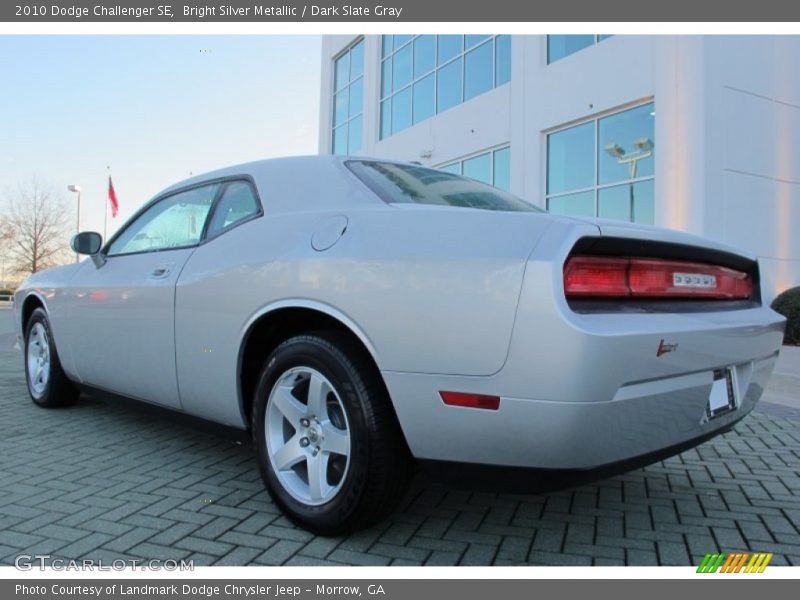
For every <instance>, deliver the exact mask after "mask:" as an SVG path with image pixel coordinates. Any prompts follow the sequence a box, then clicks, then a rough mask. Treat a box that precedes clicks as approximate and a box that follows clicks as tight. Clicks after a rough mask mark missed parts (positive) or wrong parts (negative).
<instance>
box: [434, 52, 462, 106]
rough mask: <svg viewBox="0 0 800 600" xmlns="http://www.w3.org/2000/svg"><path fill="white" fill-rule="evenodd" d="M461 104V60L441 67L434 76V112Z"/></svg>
mask: <svg viewBox="0 0 800 600" xmlns="http://www.w3.org/2000/svg"><path fill="white" fill-rule="evenodd" d="M459 102H461V59H460V58H459V59H458V60H454V61H453V62H451V63H450V64H448V65H446V66H444V67H442V68H441V69H439V71H438V72H437V74H436V112H442V111H443V110H447V109H448V108H451V107H453V106H455V105H456V104H458V103H459Z"/></svg>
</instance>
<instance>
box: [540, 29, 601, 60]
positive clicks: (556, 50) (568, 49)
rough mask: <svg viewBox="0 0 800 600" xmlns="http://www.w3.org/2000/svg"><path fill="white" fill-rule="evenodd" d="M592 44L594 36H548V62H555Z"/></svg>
mask: <svg viewBox="0 0 800 600" xmlns="http://www.w3.org/2000/svg"><path fill="white" fill-rule="evenodd" d="M592 44H594V36H593V35H548V36H547V62H549V63H551V62H554V61H556V60H558V59H560V58H564V57H565V56H569V55H570V54H572V53H573V52H577V51H578V50H581V49H583V48H586V47H587V46H591V45H592Z"/></svg>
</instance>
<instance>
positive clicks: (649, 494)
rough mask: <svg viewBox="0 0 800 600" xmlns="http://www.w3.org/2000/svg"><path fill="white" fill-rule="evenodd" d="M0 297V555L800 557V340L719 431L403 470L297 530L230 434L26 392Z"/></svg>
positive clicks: (460, 561)
mask: <svg viewBox="0 0 800 600" xmlns="http://www.w3.org/2000/svg"><path fill="white" fill-rule="evenodd" d="M11 332H12V328H11V311H10V310H9V309H8V308H7V307H2V306H0V564H13V562H14V560H15V558H16V557H17V556H19V555H20V554H31V555H33V554H49V555H51V556H53V557H61V558H66V559H87V558H93V559H103V560H105V561H110V560H114V559H125V558H130V559H139V560H141V559H162V560H163V559H172V560H180V559H184V560H189V559H191V560H193V561H194V564H195V565H235V566H239V565H251V564H255V565H283V564H285V565H327V564H331V565H333V564H349V565H523V564H534V565H536V564H540V565H541V564H548V565H626V564H627V565H690V564H695V565H696V564H699V561H700V560H701V559H702V557H703V555H704V554H706V553H707V552H718V551H719V552H736V551H749V552H772V553H774V554H775V556H774V558H773V559H772V563H771V564H773V565H779V564H784V565H786V564H791V565H800V349H797V348H788V349H785V350H784V352H783V353H782V357H781V362H780V364H779V367H778V372H777V373H776V375H775V376H774V377H773V380H772V382H771V384H770V388H769V390H768V393H767V395H766V396H765V399H764V401H763V402H762V403H761V404H760V405H759V407H758V409H757V410H756V411H755V412H754V413H753V414H752V415H751V416H750V417H749V418H747V419H745V420H744V421H743V422H741V423H739V424H738V425H737V426H736V428H735V429H734V430H732V431H731V432H729V433H727V434H725V435H724V436H722V437H718V438H715V439H714V440H712V441H710V442H708V443H705V444H703V445H702V446H700V447H698V448H695V449H692V450H689V451H687V452H684V453H683V454H681V455H679V456H675V457H672V458H670V459H668V460H665V461H663V462H659V463H655V464H653V465H650V466H647V467H645V468H642V469H638V470H635V471H632V472H629V473H626V474H624V475H619V476H616V477H612V478H608V479H604V480H600V481H596V482H593V483H590V484H583V485H579V486H576V487H571V488H567V489H563V490H559V491H555V492H551V493H546V494H538V495H512V494H500V493H486V492H478V491H470V490H462V489H452V488H449V487H447V486H444V485H442V484H438V483H435V482H431V481H430V480H429V479H425V478H423V477H418V478H417V480H416V481H415V484H414V485H413V486H412V489H411V491H410V492H409V494H408V495H407V497H406V498H405V499H404V501H403V504H402V507H401V509H400V510H399V511H398V512H397V513H395V514H394V515H393V516H392V517H391V518H390V519H388V520H387V521H385V522H383V523H381V524H380V525H378V526H376V527H373V528H372V529H370V530H368V531H363V532H360V533H356V534H353V535H350V536H346V537H339V538H323V537H317V536H314V535H312V534H310V533H308V532H306V531H304V530H303V529H300V528H297V527H295V526H294V525H292V524H291V523H290V522H289V521H288V520H287V519H286V518H285V517H283V516H282V515H281V514H280V511H279V510H278V509H277V508H276V507H275V506H274V505H273V504H272V503H271V501H270V499H269V497H268V495H267V493H266V492H265V491H264V487H263V485H262V483H261V479H260V477H259V474H258V470H257V467H256V463H255V461H254V459H253V456H252V451H251V449H250V448H249V447H248V446H247V444H242V443H241V442H240V441H238V440H236V439H233V438H231V437H230V436H221V435H218V434H214V433H210V432H207V431H204V430H202V429H199V428H197V427H195V426H190V425H188V424H186V423H183V422H180V421H178V422H175V420H174V419H166V418H164V415H163V414H160V413H157V412H156V413H154V412H153V411H146V410H142V409H141V408H139V407H136V406H131V405H129V404H125V403H119V402H109V401H101V400H98V399H93V398H89V397H85V396H84V397H83V398H82V400H81V401H80V402H79V404H78V405H76V406H74V407H72V408H69V409H64V410H51V411H46V410H42V409H39V408H37V407H35V406H34V405H33V404H32V403H31V402H30V400H29V399H28V396H27V392H26V390H25V381H24V375H23V368H22V355H21V353H20V352H19V351H18V350H15V349H14V348H13V345H14V337H13V334H12V333H11Z"/></svg>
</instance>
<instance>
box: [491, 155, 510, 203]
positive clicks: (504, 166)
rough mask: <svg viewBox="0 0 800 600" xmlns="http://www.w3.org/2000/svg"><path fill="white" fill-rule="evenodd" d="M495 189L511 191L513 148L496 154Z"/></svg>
mask: <svg viewBox="0 0 800 600" xmlns="http://www.w3.org/2000/svg"><path fill="white" fill-rule="evenodd" d="M494 187H498V188H500V189H501V190H505V191H507V192H508V191H509V190H510V189H511V148H503V149H502V150H495V152H494Z"/></svg>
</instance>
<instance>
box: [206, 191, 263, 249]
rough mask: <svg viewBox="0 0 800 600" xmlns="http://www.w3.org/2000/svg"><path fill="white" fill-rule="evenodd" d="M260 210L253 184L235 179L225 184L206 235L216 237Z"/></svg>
mask: <svg viewBox="0 0 800 600" xmlns="http://www.w3.org/2000/svg"><path fill="white" fill-rule="evenodd" d="M259 211H260V207H259V204H258V200H257V199H256V197H255V194H254V193H253V188H252V186H251V185H250V184H249V183H247V182H245V181H233V182H231V183H229V184H227V185H226V186H225V190H224V191H223V192H222V197H221V198H220V199H219V202H217V207H216V208H215V209H214V214H213V216H212V217H211V222H210V223H209V225H208V233H207V234H206V237H207V238H212V237H215V236H217V235H219V234H220V233H222V232H223V231H225V230H226V229H228V228H229V227H233V226H234V225H236V224H237V223H241V222H242V221H245V220H247V219H249V218H251V217H253V216H255V215H257V214H258V213H259Z"/></svg>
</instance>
